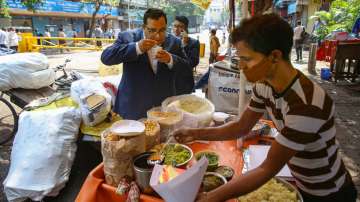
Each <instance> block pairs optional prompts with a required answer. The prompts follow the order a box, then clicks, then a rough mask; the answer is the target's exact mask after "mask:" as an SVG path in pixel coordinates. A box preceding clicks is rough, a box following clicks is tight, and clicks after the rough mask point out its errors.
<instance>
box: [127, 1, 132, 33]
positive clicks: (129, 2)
mask: <svg viewBox="0 0 360 202" xmlns="http://www.w3.org/2000/svg"><path fill="white" fill-rule="evenodd" d="M130 4H131V0H128V23H129V27H128V30H130V29H131V28H130V26H131V21H130Z"/></svg>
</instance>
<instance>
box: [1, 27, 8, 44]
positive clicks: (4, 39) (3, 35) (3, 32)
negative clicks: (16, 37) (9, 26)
mask: <svg viewBox="0 0 360 202" xmlns="http://www.w3.org/2000/svg"><path fill="white" fill-rule="evenodd" d="M6 43H7V33H6V29H5V28H2V29H0V48H7V46H6Z"/></svg>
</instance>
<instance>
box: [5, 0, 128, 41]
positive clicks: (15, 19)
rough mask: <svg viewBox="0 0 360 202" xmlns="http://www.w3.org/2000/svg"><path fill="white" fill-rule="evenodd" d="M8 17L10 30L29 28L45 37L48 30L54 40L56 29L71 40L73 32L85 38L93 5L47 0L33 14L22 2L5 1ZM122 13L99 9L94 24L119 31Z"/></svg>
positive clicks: (17, 0)
mask: <svg viewBox="0 0 360 202" xmlns="http://www.w3.org/2000/svg"><path fill="white" fill-rule="evenodd" d="M7 5H8V7H9V13H10V15H11V26H13V27H15V28H16V27H30V28H32V30H33V31H35V30H37V31H38V32H39V33H42V34H43V33H44V32H45V30H46V29H48V30H49V31H50V33H51V35H52V36H57V33H58V31H59V28H63V29H64V31H65V33H66V35H67V36H71V33H72V32H73V30H75V31H76V32H77V34H78V37H84V36H85V33H86V31H87V30H88V29H89V27H90V21H91V16H92V13H93V12H94V10H95V6H94V4H91V3H83V2H73V1H63V0H46V1H44V3H43V4H41V5H40V6H39V7H38V8H37V9H36V12H31V11H28V10H27V9H26V7H25V6H24V5H23V4H22V3H21V0H7ZM122 15H123V13H122V12H121V10H120V9H119V8H118V7H111V6H101V7H100V10H99V11H98V13H97V15H96V19H97V24H99V25H104V24H105V23H106V24H107V27H109V28H113V29H118V28H119V26H120V25H119V21H121V18H122Z"/></svg>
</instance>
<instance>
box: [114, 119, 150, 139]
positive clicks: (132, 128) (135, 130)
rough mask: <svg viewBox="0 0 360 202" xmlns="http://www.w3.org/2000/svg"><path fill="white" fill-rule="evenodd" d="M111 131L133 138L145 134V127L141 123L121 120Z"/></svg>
mask: <svg viewBox="0 0 360 202" xmlns="http://www.w3.org/2000/svg"><path fill="white" fill-rule="evenodd" d="M110 131H111V132H112V133H115V134H117V135H119V136H125V137H131V136H136V135H140V134H142V133H144V131H145V125H144V124H143V123H141V122H140V121H134V120H120V121H117V122H115V123H114V124H113V125H112V126H111V128H110Z"/></svg>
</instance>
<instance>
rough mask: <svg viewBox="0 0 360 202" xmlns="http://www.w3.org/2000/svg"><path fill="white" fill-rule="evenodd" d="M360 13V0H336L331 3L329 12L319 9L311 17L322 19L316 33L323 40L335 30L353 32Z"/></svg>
mask: <svg viewBox="0 0 360 202" xmlns="http://www.w3.org/2000/svg"><path fill="white" fill-rule="evenodd" d="M359 15H360V0H335V1H333V2H332V3H331V6H330V9H329V11H328V12H326V11H318V12H316V13H315V15H314V16H311V17H310V19H314V18H318V19H320V21H321V24H320V26H319V27H318V28H317V29H316V30H315V34H316V35H317V36H318V38H319V39H320V40H323V39H324V38H325V37H326V36H327V35H329V34H331V33H332V32H333V31H346V32H351V29H352V26H353V25H354V23H355V21H356V19H357V18H358V17H360V16H359Z"/></svg>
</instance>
